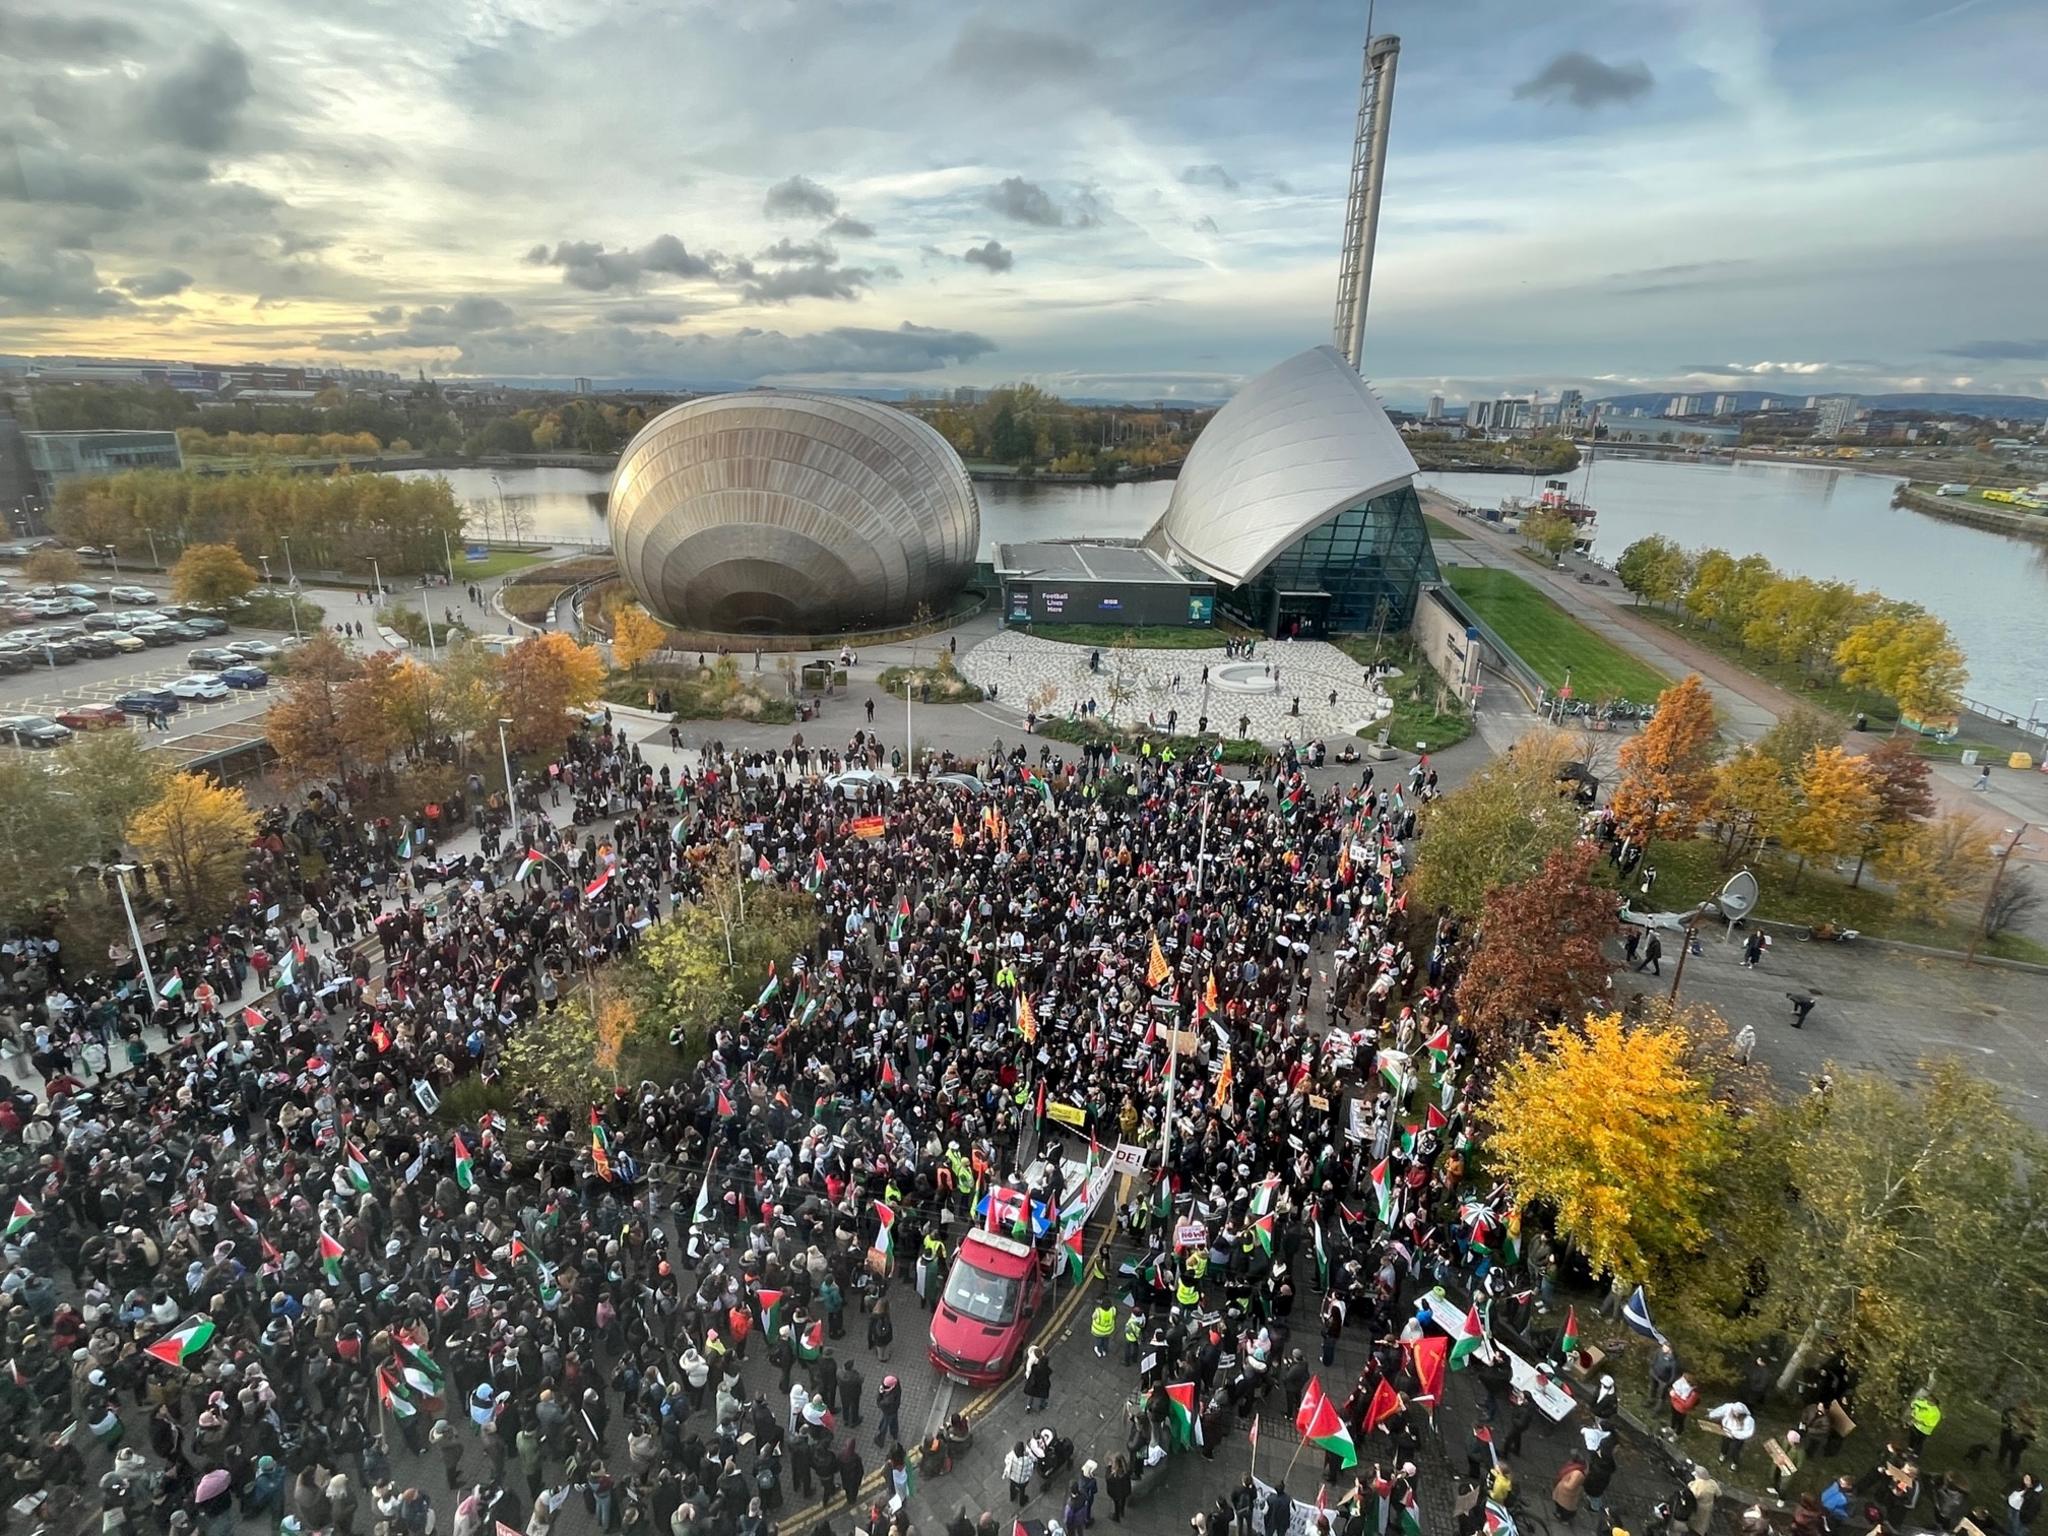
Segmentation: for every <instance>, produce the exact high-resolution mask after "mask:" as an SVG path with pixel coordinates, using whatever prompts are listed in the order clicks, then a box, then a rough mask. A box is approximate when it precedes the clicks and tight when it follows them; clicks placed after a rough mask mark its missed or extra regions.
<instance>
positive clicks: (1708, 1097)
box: [1474, 960, 1735, 1285]
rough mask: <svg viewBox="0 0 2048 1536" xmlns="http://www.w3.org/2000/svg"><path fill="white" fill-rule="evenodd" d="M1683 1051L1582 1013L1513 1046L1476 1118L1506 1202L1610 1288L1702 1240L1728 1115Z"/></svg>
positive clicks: (1686, 1043) (1646, 1028)
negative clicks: (1529, 1211)
mask: <svg viewBox="0 0 2048 1536" xmlns="http://www.w3.org/2000/svg"><path fill="white" fill-rule="evenodd" d="M1474 963H1475V964H1476V963H1477V962H1476V960H1475V962H1474ZM1691 1055H1692V1041H1691V1040H1690V1038H1689V1037H1688V1035H1687V1033H1686V1031H1685V1029H1684V1027H1683V1026H1682V1025H1680V1024H1677V1023H1674V1022H1669V1021H1666V1022H1645V1023H1642V1024H1639V1025H1635V1026H1633V1027H1632V1026H1630V1025H1629V1024H1627V1023H1625V1022H1624V1021H1623V1019H1622V1017H1621V1015H1619V1014H1615V1013H1606V1014H1592V1015H1589V1016H1588V1017H1587V1018H1586V1020H1585V1022H1584V1024H1583V1025H1578V1026H1574V1025H1568V1024H1558V1025H1554V1026H1552V1027H1551V1028H1549V1029H1546V1030H1544V1031H1543V1033H1542V1037H1541V1043H1540V1046H1536V1047H1524V1048H1523V1049H1521V1050H1519V1051H1517V1052H1516V1053H1515V1054H1514V1055H1513V1056H1512V1057H1510V1058H1509V1059H1508V1061H1507V1062H1506V1063H1505V1064H1504V1065H1503V1066H1502V1068H1501V1071H1500V1075H1499V1077H1498V1078H1497V1079H1496V1080H1495V1082H1494V1087H1493V1092H1492V1093H1491V1094H1490V1095H1488V1096H1487V1097H1486V1098H1485V1099H1484V1100H1482V1101H1481V1102H1480V1105H1479V1107H1478V1110H1477V1112H1476V1113H1477V1119H1478V1122H1479V1124H1480V1126H1481V1128H1482V1129H1483V1130H1484V1131H1485V1132H1486V1152H1487V1157H1488V1159H1489V1160H1490V1162H1491V1163H1492V1165H1493V1166H1494V1167H1495V1168H1496V1169H1498V1170H1499V1173H1500V1176H1501V1178H1502V1179H1503V1180H1505V1181H1506V1183H1507V1185H1508V1187H1509V1188H1510V1189H1511V1190H1512V1191H1513V1192H1514V1197H1515V1200H1516V1202H1517V1203H1518V1204H1528V1203H1530V1202H1532V1201H1541V1202H1543V1203H1544V1204H1546V1205H1548V1206H1550V1207H1551V1209H1552V1210H1553V1211H1555V1213H1556V1224H1557V1232H1558V1235H1559V1236H1561V1237H1563V1238H1564V1239H1565V1240H1566V1241H1568V1242H1569V1243H1571V1244H1572V1246H1573V1247H1575V1248H1577V1249H1578V1250H1579V1251H1580V1253H1582V1254H1583V1255H1584V1256H1585V1258H1586V1262H1587V1264H1588V1265H1589V1266H1590V1267H1591V1269H1592V1271H1593V1273H1594V1274H1596V1275H1611V1276H1613V1277H1614V1278H1615V1279H1616V1280H1618V1281H1619V1282H1620V1283H1621V1284H1623V1285H1630V1284H1634V1283H1636V1282H1639V1281H1642V1280H1644V1279H1647V1278H1648V1276H1649V1274H1650V1271H1651V1269H1652V1268H1653V1267H1654V1266H1655V1265H1656V1264H1658V1263H1659V1262H1660V1261H1661V1260H1663V1259H1665V1258H1667V1257H1671V1256H1674V1255H1681V1254H1684V1253H1687V1252H1690V1251H1691V1250H1693V1249H1696V1248H1698V1247H1700V1246H1701V1245H1702V1244H1703V1243H1704V1242H1705V1241H1706V1239H1707V1236H1708V1233H1707V1227H1706V1224H1705V1220H1704V1216H1705V1212H1706V1210H1707V1207H1708V1205H1709V1203H1710V1201H1711V1198H1712V1195H1713V1192H1714V1180H1715V1175H1716V1174H1717V1172H1718V1171H1719V1170H1720V1168H1721V1167H1722V1165H1723V1164H1724V1163H1726V1162H1727V1161H1728V1159H1729V1158H1730V1156H1731V1155H1732V1152H1733V1149H1734V1144H1735V1138H1734V1134H1733V1129H1732V1126H1731V1123H1730V1118H1729V1113H1728V1109H1727V1106H1726V1105H1725V1104H1724V1103H1723V1102H1721V1101H1720V1100H1717V1099H1716V1098H1715V1097H1714V1095H1713V1093H1712V1092H1711V1088H1712V1084H1711V1080H1710V1079H1709V1078H1708V1077H1707V1076H1706V1074H1704V1073H1702V1072H1700V1071H1699V1070H1697V1069H1696V1068H1695V1066H1694V1065H1693V1064H1692V1063H1691V1060H1690V1057H1691ZM1589 1116H1590V1117H1591V1118H1590V1119H1589ZM1595 1127H1597V1132H1598V1133H1597V1134H1589V1130H1591V1129H1592V1128H1595Z"/></svg>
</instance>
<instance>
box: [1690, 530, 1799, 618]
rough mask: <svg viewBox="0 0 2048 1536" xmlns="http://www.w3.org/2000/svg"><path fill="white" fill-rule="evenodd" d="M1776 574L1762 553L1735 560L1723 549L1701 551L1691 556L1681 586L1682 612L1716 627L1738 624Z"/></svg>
mask: <svg viewBox="0 0 2048 1536" xmlns="http://www.w3.org/2000/svg"><path fill="white" fill-rule="evenodd" d="M1776 574H1777V572H1775V571H1774V570H1772V569H1771V562H1770V561H1768V560H1766V559H1765V558H1764V557H1763V556H1762V555H1744V556H1742V557H1741V558H1740V559H1737V558H1736V557H1735V556H1733V555H1731V554H1729V553H1728V551H1727V550H1725V549H1709V550H1705V551H1703V552H1701V553H1700V554H1699V555H1697V556H1696V557H1694V559H1693V563H1692V574H1691V577H1690V579H1689V580H1688V581H1687V582H1686V587H1685V609H1686V612H1688V613H1690V614H1692V615H1693V616H1694V617H1695V618H1700V619H1704V620H1706V621H1707V622H1708V623H1709V624H1713V625H1716V626H1718V627H1723V628H1734V627H1739V626H1740V625H1741V624H1742V622H1743V621H1744V620H1745V619H1746V618H1747V617H1748V614H1749V610H1750V608H1751V607H1752V606H1753V605H1754V604H1755V602H1756V597H1757V594H1758V593H1759V592H1761V591H1762V590H1763V588H1764V584H1765V583H1766V582H1768V581H1770V580H1771V579H1772V578H1773V577H1774V576H1775V575H1776Z"/></svg>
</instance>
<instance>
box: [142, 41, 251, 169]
mask: <svg viewBox="0 0 2048 1536" xmlns="http://www.w3.org/2000/svg"><path fill="white" fill-rule="evenodd" d="M255 94H256V87H255V83H254V81H253V80H252V79H251V77H250V73H249V56H248V55H247V54H246V53H244V52H242V50H241V48H240V47H238V46H237V45H236V44H235V43H233V42H231V41H230V40H229V39H227V38H225V37H218V38H215V39H214V40H213V41H212V42H209V43H202V44H200V45H199V47H197V48H195V49H194V50H193V51H192V52H191V53H190V54H188V55H186V57H185V58H184V59H182V60H180V61H179V63H178V64H177V65H175V66H174V67H173V68H171V69H169V70H167V71H166V72H165V73H164V74H163V75H162V76H161V77H160V78H158V79H157V81H156V82H155V84H154V85H153V86H152V87H151V88H150V89H149V90H148V92H147V94H146V95H145V97H144V104H143V110H142V116H143V123H144V126H145V127H147V128H148V129H149V131H150V132H152V133H153V134H155V135H157V136H158V137H160V138H163V139H166V140H168V141H169V142H171V143H173V144H180V145H183V146H184V147H185V148H187V149H196V150H200V151H203V152H206V153H212V152H213V151H216V150H220V149H225V148H226V147H227V144H228V141H229V140H230V139H231V138H232V137H233V136H234V130H235V120H236V118H237V117H238V116H239V115H240V114H241V110H242V108H243V107H245V106H246V105H248V103H249V100H250V98H251V97H253V96H254V95H255Z"/></svg>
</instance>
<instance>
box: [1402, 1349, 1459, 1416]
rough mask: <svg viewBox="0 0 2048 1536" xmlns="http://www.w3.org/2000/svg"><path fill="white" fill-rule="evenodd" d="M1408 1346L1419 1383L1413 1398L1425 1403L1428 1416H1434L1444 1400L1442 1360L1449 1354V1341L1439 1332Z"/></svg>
mask: <svg viewBox="0 0 2048 1536" xmlns="http://www.w3.org/2000/svg"><path fill="white" fill-rule="evenodd" d="M1408 1347H1409V1348H1410V1349H1412V1350H1413V1351H1414V1352H1415V1379H1416V1380H1417V1381H1418V1382H1419V1383H1421V1388H1420V1390H1419V1391H1417V1392H1416V1394H1415V1400H1416V1401H1417V1402H1418V1403H1426V1404H1427V1405H1428V1406H1429V1412H1430V1417H1432V1418H1434V1417H1435V1416H1436V1410H1437V1405H1438V1404H1439V1403H1441V1402H1442V1401H1443V1400H1444V1362H1445V1361H1446V1360H1447V1359H1448V1358H1449V1356H1450V1352H1451V1341H1450V1340H1449V1339H1447V1338H1445V1337H1444V1336H1443V1335H1442V1334H1440V1333H1432V1334H1429V1335H1427V1336H1426V1337H1424V1338H1420V1339H1417V1340H1416V1341H1415V1342H1414V1343H1413V1344H1411V1345H1409V1346H1408Z"/></svg>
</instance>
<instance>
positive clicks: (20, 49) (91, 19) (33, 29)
mask: <svg viewBox="0 0 2048 1536" xmlns="http://www.w3.org/2000/svg"><path fill="white" fill-rule="evenodd" d="M140 40H141V34H140V33H139V32H137V31H136V30H135V28H133V27H131V26H130V25H129V24H128V23H127V22H125V21H116V20H115V19H114V18H113V17H111V16H38V15H35V14H34V13H33V12H32V11H30V10H29V9H28V8H27V7H23V8H22V9H21V10H20V11H18V12H16V13H15V14H13V15H10V16H9V17H8V18H7V25H6V26H5V27H0V54H6V55H8V56H9V57H10V58H16V59H37V58H42V59H102V58H105V57H106V56H107V55H109V54H112V53H117V52H119V51H120V50H121V49H124V48H127V47H129V46H131V45H133V44H134V43H136V42H139V41H140Z"/></svg>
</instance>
